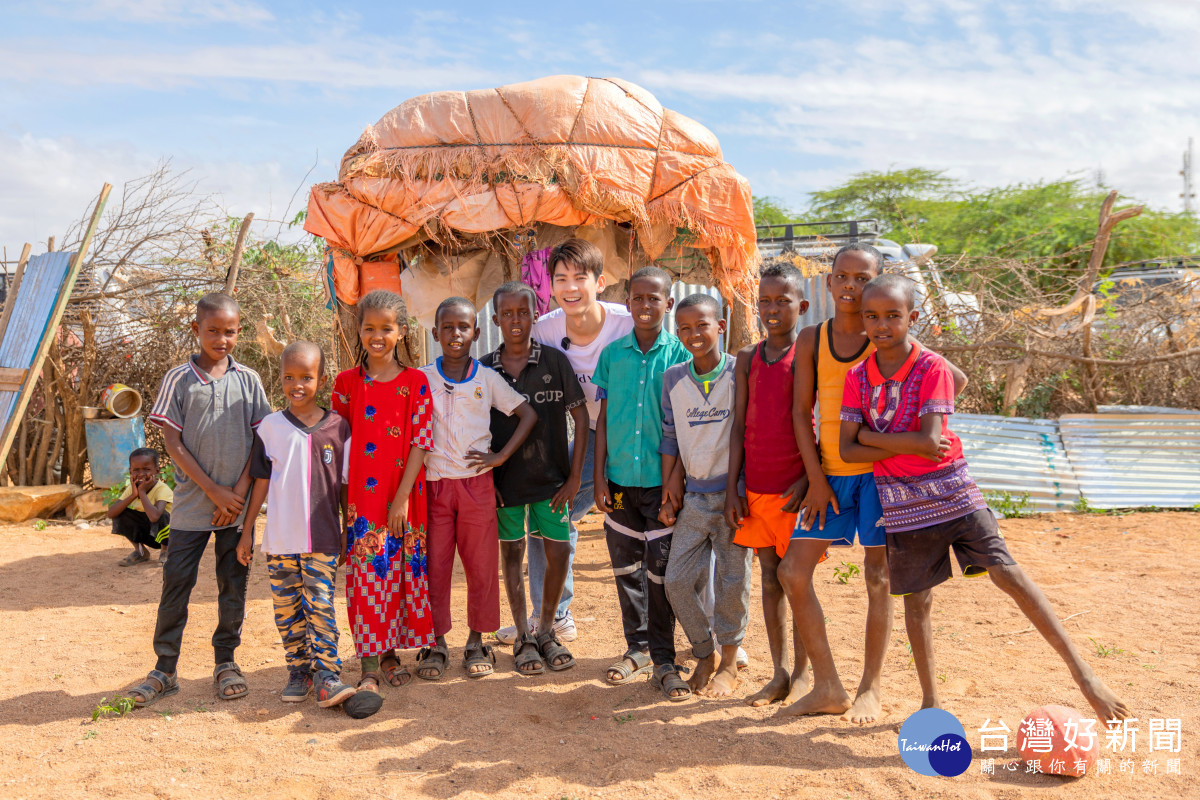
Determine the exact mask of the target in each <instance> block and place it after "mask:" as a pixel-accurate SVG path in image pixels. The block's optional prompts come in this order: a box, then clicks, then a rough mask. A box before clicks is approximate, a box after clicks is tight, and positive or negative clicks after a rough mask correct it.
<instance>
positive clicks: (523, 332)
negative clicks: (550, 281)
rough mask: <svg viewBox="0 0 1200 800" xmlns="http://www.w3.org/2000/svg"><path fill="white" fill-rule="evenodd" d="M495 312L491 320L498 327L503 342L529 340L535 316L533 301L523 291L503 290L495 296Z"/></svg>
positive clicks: (515, 342)
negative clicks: (503, 291)
mask: <svg viewBox="0 0 1200 800" xmlns="http://www.w3.org/2000/svg"><path fill="white" fill-rule="evenodd" d="M495 305H496V313H495V314H492V322H494V323H495V324H496V327H497V328H499V329H500V335H501V336H502V337H503V338H504V343H505V344H510V345H518V344H524V343H525V342H527V341H529V334H530V332H532V331H533V323H534V321H535V317H536V316H537V315H536V314H535V312H534V310H533V303H532V301H531V300H530V297H529V295H528V294H526V293H525V292H505V293H504V294H502V295H500V296H499V297H497V298H496V304H495Z"/></svg>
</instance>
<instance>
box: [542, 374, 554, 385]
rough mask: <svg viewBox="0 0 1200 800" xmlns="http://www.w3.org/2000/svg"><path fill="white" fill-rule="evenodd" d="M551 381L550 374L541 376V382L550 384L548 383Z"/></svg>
mask: <svg viewBox="0 0 1200 800" xmlns="http://www.w3.org/2000/svg"><path fill="white" fill-rule="evenodd" d="M552 380H554V378H553V376H551V375H550V374H546V375H543V376H542V381H543V382H544V383H549V382H550V381H552Z"/></svg>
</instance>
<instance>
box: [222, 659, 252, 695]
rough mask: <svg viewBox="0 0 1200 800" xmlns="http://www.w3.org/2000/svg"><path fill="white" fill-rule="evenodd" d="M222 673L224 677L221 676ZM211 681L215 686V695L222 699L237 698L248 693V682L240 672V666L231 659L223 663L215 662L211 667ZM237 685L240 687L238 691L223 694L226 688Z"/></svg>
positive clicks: (232, 687) (234, 687) (233, 687)
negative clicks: (215, 664)
mask: <svg viewBox="0 0 1200 800" xmlns="http://www.w3.org/2000/svg"><path fill="white" fill-rule="evenodd" d="M226 673H232V674H226ZM222 675H225V677H224V678H222V677H221V676H222ZM213 683H214V684H216V686H217V697H219V698H221V699H222V700H237V699H238V698H241V697H245V696H246V695H248V694H250V684H248V683H246V676H245V675H243V674H242V668H241V667H239V666H238V665H237V664H235V663H234V662H232V661H226V662H225V663H224V664H217V666H215V667H213ZM238 687H240V691H236V692H234V693H233V694H225V690H226V689H236V688H238Z"/></svg>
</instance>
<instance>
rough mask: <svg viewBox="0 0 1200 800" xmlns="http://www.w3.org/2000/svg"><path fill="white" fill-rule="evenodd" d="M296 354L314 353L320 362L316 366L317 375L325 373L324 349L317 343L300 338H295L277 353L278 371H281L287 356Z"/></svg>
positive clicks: (308, 354)
mask: <svg viewBox="0 0 1200 800" xmlns="http://www.w3.org/2000/svg"><path fill="white" fill-rule="evenodd" d="M298 355H306V356H311V355H316V357H317V361H318V363H319V364H320V366H319V367H317V377H318V378H320V377H321V376H322V375H324V374H325V351H324V350H322V349H321V346H320V345H319V344H316V343H314V342H306V341H304V340H302V339H297V340H296V341H294V342H292V343H291V344H289V345H288V346H287V347H285V348H283V352H282V353H280V354H279V371H280V372H282V371H283V365H284V363H285V362H286V361H287V360H288V359H289V358H291V357H292V356H298Z"/></svg>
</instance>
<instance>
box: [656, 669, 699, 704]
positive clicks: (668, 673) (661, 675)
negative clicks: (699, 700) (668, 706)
mask: <svg viewBox="0 0 1200 800" xmlns="http://www.w3.org/2000/svg"><path fill="white" fill-rule="evenodd" d="M683 669H684V668H683V667H681V666H679V665H678V664H660V665H659V666H657V667H655V668H654V677H653V678H651V679H650V682H651V683H653V684H654V685H655V686H656V687H657V688H658V689H661V690H662V693H663V697H665V698H667V699H668V700H670V701H671V702H672V703H682V702H683V701H684V700H687V699H688V698H689V697H691V696H692V687H690V686H688V683H687V681H685V680H684V679H683V678H681V677H679V673H680V672H682V671H683ZM672 692H679V694H672Z"/></svg>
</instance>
